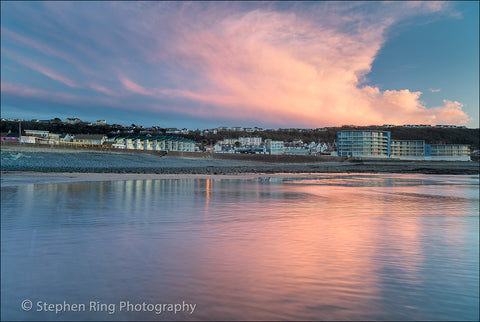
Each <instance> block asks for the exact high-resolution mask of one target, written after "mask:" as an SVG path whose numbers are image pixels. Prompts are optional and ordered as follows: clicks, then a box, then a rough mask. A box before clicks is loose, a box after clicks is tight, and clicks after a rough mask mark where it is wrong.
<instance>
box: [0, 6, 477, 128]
mask: <svg viewBox="0 0 480 322" xmlns="http://www.w3.org/2000/svg"><path fill="white" fill-rule="evenodd" d="M478 92H479V2H478V1H465V2H463V1H458V2H455V1H446V2H437V1H425V2H422V1H405V2H402V1H386V2H373V1H367V2H361V1H352V2H348V1H339V2H336V1H324V2H323V1H309V2H285V1H281V2H270V1H265V2H261V1H259V2H256V1H234V2H219V1H211V2H209V1H198V2H197V1H195V2H170V1H165V2H163V1H158V2H157V1H146V2H141V1H125V2H114V1H98V2H96V1H78V2H73V1H72V2H69V1H51V2H49V1H46V2H42V1H34V2H17V1H2V2H1V115H2V118H20V119H25V120H30V119H51V118H54V117H60V118H61V119H65V118H67V117H78V118H80V119H82V120H85V121H95V120H98V119H105V120H107V123H109V124H113V123H117V124H122V125H130V124H132V123H135V124H141V125H144V126H160V127H178V128H183V127H186V128H189V129H196V128H200V129H202V128H211V127H218V126H245V127H247V126H260V127H264V128H291V127H299V128H318V127H326V126H341V125H382V124H396V125H403V124H432V125H436V124H455V125H466V126H467V127H470V128H478V127H479V111H478V110H479V98H478V96H479V95H478Z"/></svg>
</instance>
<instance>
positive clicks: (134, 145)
mask: <svg viewBox="0 0 480 322" xmlns="http://www.w3.org/2000/svg"><path fill="white" fill-rule="evenodd" d="M106 142H107V144H111V145H112V147H113V148H117V149H130V150H151V151H182V152H195V146H196V142H195V141H193V140H189V139H185V138H181V137H175V136H168V135H162V136H142V135H131V136H114V137H112V138H108V139H107V140H106Z"/></svg>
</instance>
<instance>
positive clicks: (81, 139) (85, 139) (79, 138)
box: [73, 134, 105, 145]
mask: <svg viewBox="0 0 480 322" xmlns="http://www.w3.org/2000/svg"><path fill="white" fill-rule="evenodd" d="M103 142H105V135H103V134H77V135H75V137H74V138H73V143H77V144H96V145H101V144H103Z"/></svg>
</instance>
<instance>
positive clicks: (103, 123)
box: [95, 120, 107, 125]
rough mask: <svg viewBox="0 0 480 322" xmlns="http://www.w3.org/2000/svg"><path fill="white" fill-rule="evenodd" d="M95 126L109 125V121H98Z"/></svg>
mask: <svg viewBox="0 0 480 322" xmlns="http://www.w3.org/2000/svg"><path fill="white" fill-rule="evenodd" d="M95 124H96V125H107V121H106V120H97V122H96V123H95Z"/></svg>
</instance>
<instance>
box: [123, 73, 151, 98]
mask: <svg viewBox="0 0 480 322" xmlns="http://www.w3.org/2000/svg"><path fill="white" fill-rule="evenodd" d="M120 82H121V83H122V85H123V86H124V87H125V89H126V90H128V91H130V92H132V93H136V94H141V95H152V93H151V92H150V91H148V90H146V89H145V88H144V87H142V86H141V85H138V84H137V83H135V82H134V81H132V80H130V79H128V78H126V77H124V76H122V77H120Z"/></svg>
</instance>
